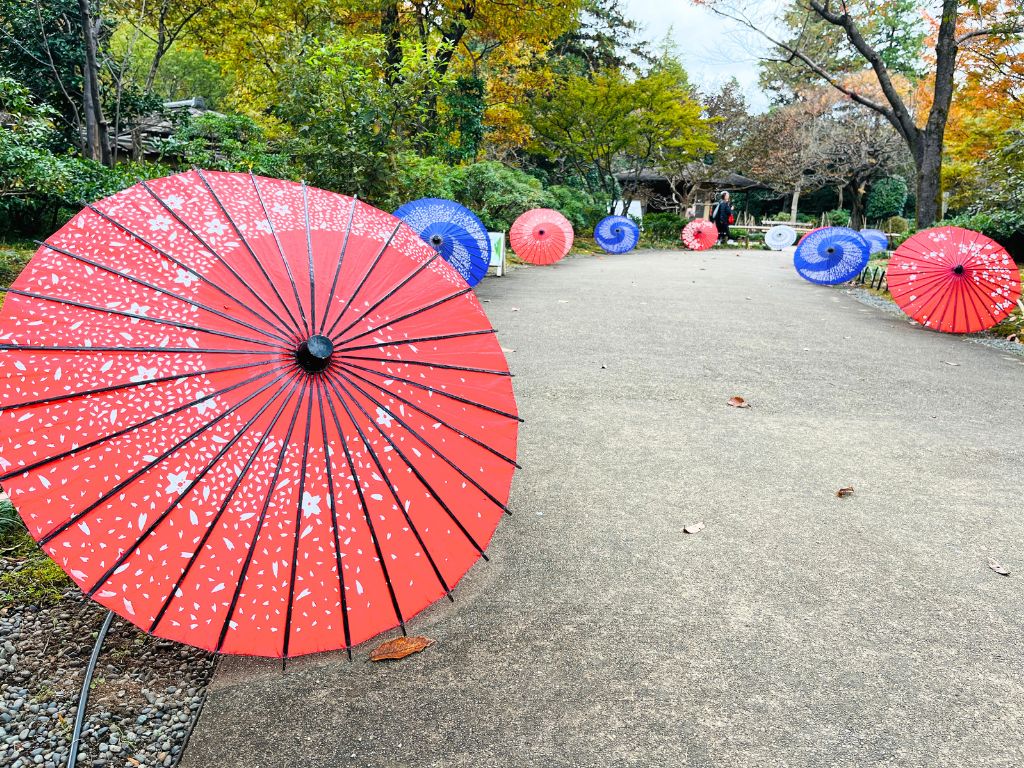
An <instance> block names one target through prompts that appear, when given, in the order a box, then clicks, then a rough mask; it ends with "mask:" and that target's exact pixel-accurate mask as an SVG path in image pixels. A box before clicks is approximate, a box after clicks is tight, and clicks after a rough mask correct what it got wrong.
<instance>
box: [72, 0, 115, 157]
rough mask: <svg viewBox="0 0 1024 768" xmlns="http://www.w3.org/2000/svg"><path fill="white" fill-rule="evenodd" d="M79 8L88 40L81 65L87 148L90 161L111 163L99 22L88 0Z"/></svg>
mask: <svg viewBox="0 0 1024 768" xmlns="http://www.w3.org/2000/svg"><path fill="white" fill-rule="evenodd" d="M78 11H79V13H80V14H81V17H82V35H83V36H84V38H85V39H84V42H85V62H84V63H83V67H82V74H83V76H84V78H83V79H84V81H85V82H84V83H83V87H82V94H83V99H82V103H83V106H84V107H85V126H86V128H85V130H86V137H85V141H86V148H87V150H88V156H89V158H90V159H91V160H98V161H99V162H101V163H103V164H104V165H107V166H109V165H110V143H109V141H108V140H107V120H106V118H105V117H104V116H103V102H102V101H101V100H100V73H99V64H98V63H97V59H96V48H97V45H96V38H97V30H96V22H95V21H94V20H93V18H92V10H91V9H90V8H89V0H78Z"/></svg>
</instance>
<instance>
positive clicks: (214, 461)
mask: <svg viewBox="0 0 1024 768" xmlns="http://www.w3.org/2000/svg"><path fill="white" fill-rule="evenodd" d="M288 384H289V382H287V381H286V382H285V383H284V384H282V385H281V388H280V389H279V390H277V392H275V393H274V394H273V395H271V396H270V397H269V398H268V399H267V401H266V402H264V403H263V405H261V406H260V408H259V410H258V411H257V412H256V414H255V415H254V416H253V417H252V418H250V419H249V422H248V423H247V424H246V425H245V426H244V427H242V428H241V429H240V430H238V432H236V433H235V434H234V436H232V438H231V439H230V440H229V441H228V442H226V443H225V444H224V445H223V447H222V448H221V449H220V450H219V451H218V452H217V454H216V455H215V456H214V457H213V458H212V459H211V460H210V461H209V463H208V464H207V465H206V466H205V467H204V468H203V469H202V471H200V472H199V474H197V475H196V477H195V479H194V480H192V482H190V483H189V484H188V486H186V487H185V489H184V490H182V491H181V493H179V494H178V496H177V497H176V498H175V499H174V501H173V502H171V503H170V504H169V505H168V506H167V508H166V509H165V510H164V511H163V512H161V513H160V515H158V516H157V518H156V519H155V520H154V521H153V522H152V524H150V525H149V527H147V528H146V530H145V531H143V532H141V533H140V535H139V536H138V537H136V539H135V543H134V544H132V545H131V546H130V547H125V550H124V552H123V553H122V554H121V556H120V557H118V559H117V560H116V561H115V562H114V564H113V565H111V566H110V568H108V569H107V571H106V573H104V574H103V575H102V576H101V577H100V578H99V580H97V581H96V582H95V583H94V584H93V585H92V587H91V588H89V589H88V590H85V593H86V594H87V595H88V596H89V597H93V596H94V595H95V594H96V591H97V590H98V589H99V588H100V587H101V586H103V584H105V583H106V582H107V580H108V579H110V577H111V576H113V575H114V571H116V570H117V569H118V568H120V567H121V566H122V565H124V564H125V562H127V561H128V560H129V559H130V558H131V556H132V555H133V554H135V552H136V550H137V548H138V547H139V546H141V544H142V542H143V541H145V540H146V538H147V537H149V536H151V535H152V534H153V532H154V531H155V530H156V529H157V528H158V527H159V526H160V523H162V522H163V521H164V520H166V519H167V517H168V516H169V515H170V514H171V512H173V511H174V508H175V507H177V506H178V505H179V504H181V502H182V501H184V500H185V497H186V496H188V495H189V494H190V493H192V491H193V490H195V488H196V486H197V485H199V483H201V482H202V481H203V478H205V477H206V475H207V474H209V472H210V470H211V469H213V468H214V467H215V466H217V464H218V463H219V462H220V460H221V459H223V458H224V457H225V456H226V455H227V453H228V451H230V450H231V448H232V447H233V446H234V445H235V444H236V443H237V442H238V441H239V440H241V439H242V436H243V435H244V434H245V433H246V432H248V431H249V430H250V429H252V427H253V425H254V424H255V423H256V421H257V420H258V419H259V418H260V416H262V415H263V413H264V412H265V411H266V410H267V408H269V407H270V405H271V403H273V402H274V401H275V400H276V399H277V398H278V397H279V396H280V395H281V393H283V392H284V391H285V389H287V388H288ZM250 399H251V397H250ZM287 402H288V401H287V400H285V401H284V402H283V403H282V405H281V407H282V409H283V408H284V406H285V405H286V404H287ZM244 404H245V403H244V401H243V402H242V403H239V405H238V406H237V407H241V406H242V405H244ZM237 407H236V408H237ZM233 410H235V409H233ZM229 413H230V411H229ZM254 455H255V454H254ZM243 474H244V471H243ZM236 482H237V481H236Z"/></svg>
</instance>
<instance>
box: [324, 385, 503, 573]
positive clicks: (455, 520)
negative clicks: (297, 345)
mask: <svg viewBox="0 0 1024 768" xmlns="http://www.w3.org/2000/svg"><path fill="white" fill-rule="evenodd" d="M335 378H336V377H335V376H333V375H329V376H328V382H327V383H328V385H329V386H330V388H331V389H332V390H334V394H335V396H336V397H337V398H338V400H339V401H340V402H341V403H342V405H345V399H344V397H343V396H342V394H341V391H340V390H339V389H338V385H339V384H340V382H336V381H335ZM341 386H344V385H343V384H342V385H341ZM350 397H351V395H350ZM331 402H332V407H333V401H331ZM345 408H346V410H348V406H347V405H346V406H345ZM371 421H372V420H371ZM377 431H378V433H379V434H380V435H381V437H383V438H384V439H385V440H387V442H388V445H390V446H391V448H392V449H393V450H394V452H395V453H396V454H398V458H400V459H401V460H402V461H404V462H405V464H406V466H407V467H409V469H410V470H411V471H412V473H413V475H414V476H415V477H416V479H417V480H419V481H420V483H421V484H422V485H423V487H424V488H426V490H427V493H429V494H430V496H431V497H432V498H433V499H434V501H436V502H437V504H438V506H439V507H441V509H443V510H444V511H445V513H447V515H448V517H449V518H451V521H452V522H453V523H455V525H456V526H457V527H458V529H459V530H460V531H462V534H463V535H464V536H465V537H466V540H467V541H468V542H469V543H470V544H472V545H473V549H475V550H476V551H477V552H478V553H480V556H481V557H482V558H483V559H484V560H487V559H488V557H487V554H486V553H485V552H484V548H483V547H481V546H480V544H478V543H477V540H476V539H475V538H473V534H471V533H470V532H469V531H468V530H467V529H466V526H465V525H463V524H462V521H461V520H459V518H458V517H457V516H456V514H455V513H454V512H452V510H451V508H449V506H448V505H447V504H445V502H444V500H443V499H442V498H441V496H440V495H439V494H438V493H437V491H435V490H434V487H433V486H432V485H431V484H430V483H429V482H427V479H426V478H425V477H424V476H423V474H422V473H421V472H420V471H419V470H418V469H416V467H415V466H414V465H413V463H412V462H411V461H409V459H407V458H406V457H405V454H404V453H402V449H401V448H399V447H398V446H397V445H396V444H395V441H394V440H392V439H391V438H390V437H388V435H387V434H386V433H385V432H381V431H380V430H377ZM342 445H344V442H342Z"/></svg>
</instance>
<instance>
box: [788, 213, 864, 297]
mask: <svg viewBox="0 0 1024 768" xmlns="http://www.w3.org/2000/svg"><path fill="white" fill-rule="evenodd" d="M869 258H871V248H870V246H869V245H868V241H867V240H865V239H864V238H863V237H861V236H860V233H859V232H857V231H856V230H854V229H849V228H848V227H823V228H822V229H815V230H813V231H811V232H808V233H807V235H805V236H804V239H803V240H801V241H800V244H799V245H797V247H796V253H794V254H793V266H795V267H796V271H797V272H798V273H800V277H802V278H803V279H804V280H809V281H810V282H812V283H818V284H820V285H838V284H839V283H845V282H846V281H848V280H852V279H853V278H855V277H856V276H857V275H859V274H860V273H861V271H862V270H863V269H864V267H865V266H867V263H868V259H869Z"/></svg>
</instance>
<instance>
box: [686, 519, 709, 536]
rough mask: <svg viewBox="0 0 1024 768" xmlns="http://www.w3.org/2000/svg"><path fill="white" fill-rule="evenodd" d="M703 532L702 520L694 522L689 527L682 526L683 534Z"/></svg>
mask: <svg viewBox="0 0 1024 768" xmlns="http://www.w3.org/2000/svg"><path fill="white" fill-rule="evenodd" d="M703 530H704V521H703V520H701V521H699V522H696V523H691V524H690V525H684V526H683V533H700V532H701V531H703Z"/></svg>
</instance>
